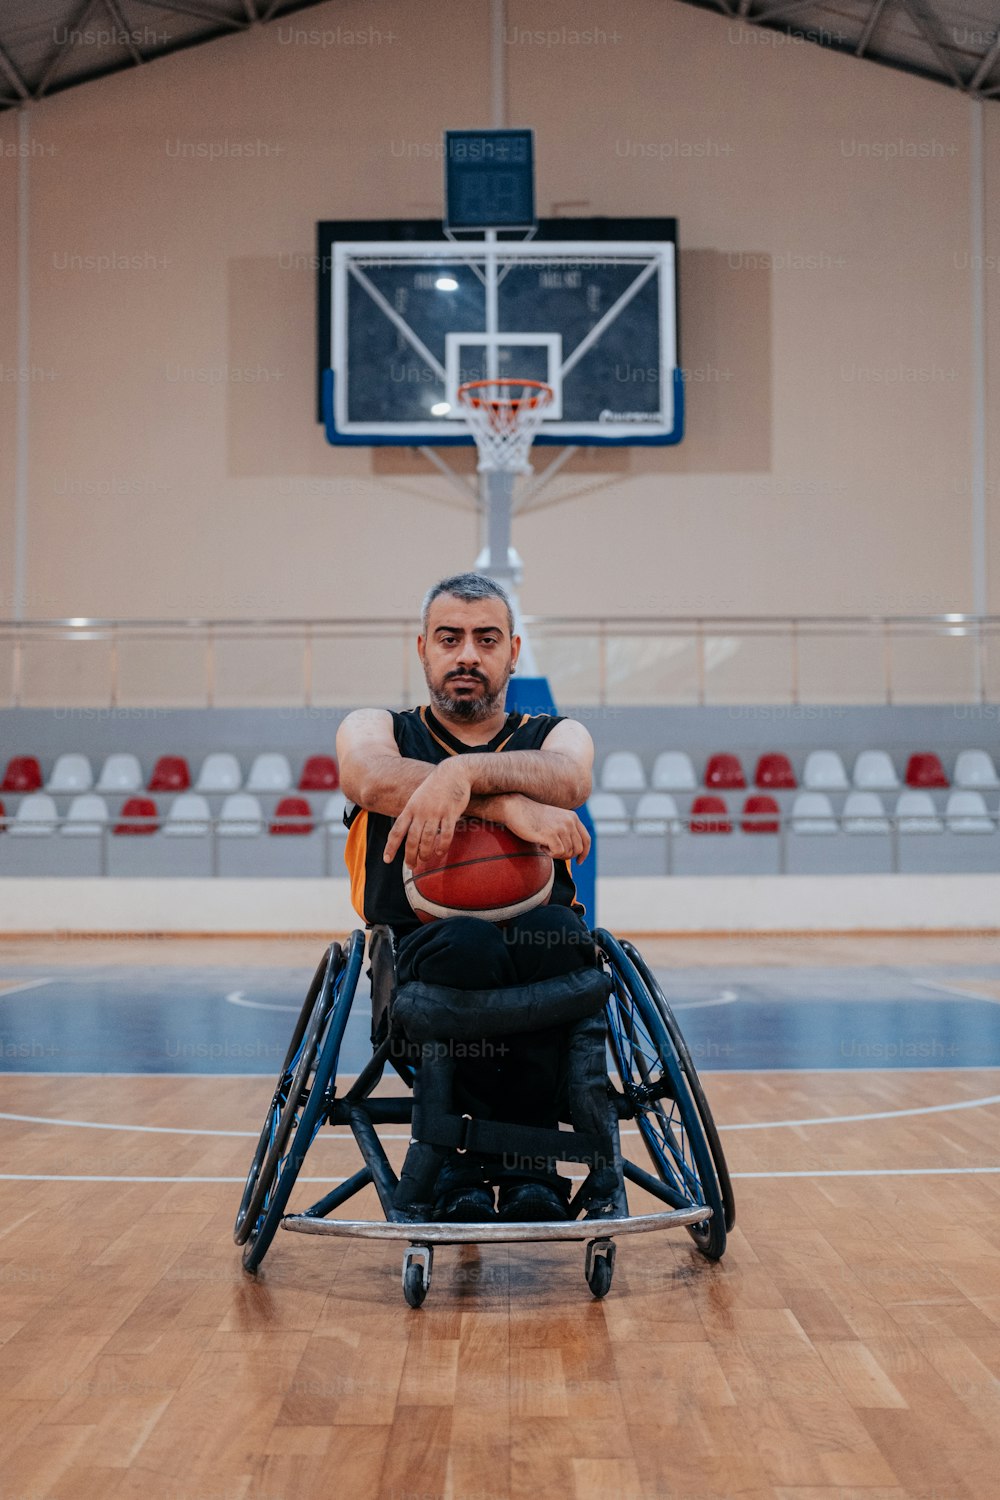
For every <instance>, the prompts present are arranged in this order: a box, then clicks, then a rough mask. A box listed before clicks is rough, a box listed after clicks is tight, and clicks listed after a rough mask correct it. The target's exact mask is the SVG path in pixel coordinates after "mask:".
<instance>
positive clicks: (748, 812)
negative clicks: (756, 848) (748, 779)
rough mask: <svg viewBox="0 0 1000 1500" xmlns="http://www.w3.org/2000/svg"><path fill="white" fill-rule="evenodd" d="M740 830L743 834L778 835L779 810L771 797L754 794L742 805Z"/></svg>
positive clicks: (779, 825) (758, 793)
mask: <svg viewBox="0 0 1000 1500" xmlns="http://www.w3.org/2000/svg"><path fill="white" fill-rule="evenodd" d="M740 828H741V829H742V831H743V832H744V833H778V832H780V828H781V809H780V808H779V807H778V804H777V802H775V800H774V798H773V797H768V796H767V795H766V794H765V793H762V792H755V793H753V794H752V795H751V796H749V797H748V798H747V799H746V801H745V802H744V804H743V818H742V821H741V823H740Z"/></svg>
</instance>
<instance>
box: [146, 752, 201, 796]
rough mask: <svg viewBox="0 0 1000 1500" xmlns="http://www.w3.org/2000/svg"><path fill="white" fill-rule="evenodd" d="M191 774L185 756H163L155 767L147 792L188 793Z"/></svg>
mask: <svg viewBox="0 0 1000 1500" xmlns="http://www.w3.org/2000/svg"><path fill="white" fill-rule="evenodd" d="M190 785H191V772H190V770H189V769H188V763H187V761H186V760H185V759H184V757H183V755H161V756H160V758H159V760H158V761H157V762H156V765H155V766H154V767H153V774H152V776H151V777H150V778H149V786H148V787H147V788H146V790H147V792H186V791H187V789H188V787H189V786H190Z"/></svg>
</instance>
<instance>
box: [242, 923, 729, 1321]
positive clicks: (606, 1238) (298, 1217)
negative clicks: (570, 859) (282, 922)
mask: <svg viewBox="0 0 1000 1500" xmlns="http://www.w3.org/2000/svg"><path fill="white" fill-rule="evenodd" d="M376 934H381V935H382V936H383V939H384V940H386V949H387V951H388V955H389V958H388V961H389V962H391V961H392V959H393V958H394V948H393V945H392V936H391V933H390V932H389V929H387V928H374V929H373V930H372V937H373V942H374V939H375V936H376ZM592 936H593V939H594V942H595V944H596V946H597V950H598V956H599V959H600V962H601V963H602V965H603V966H604V967H605V969H606V970H608V971H609V972H610V974H611V977H612V981H613V990H612V993H611V996H610V998H609V1000H608V1002H607V1005H606V1007H605V1017H606V1023H607V1038H608V1050H609V1053H610V1056H611V1060H612V1062H613V1064H614V1072H615V1074H616V1075H617V1080H618V1082H617V1086H616V1085H615V1084H614V1083H612V1081H611V1079H610V1077H609V1104H610V1107H609V1114H610V1116H611V1140H612V1146H613V1150H614V1157H615V1166H616V1169H617V1176H618V1190H617V1193H616V1194H615V1197H614V1201H613V1205H612V1206H613V1209H614V1212H613V1213H611V1214H606V1213H601V1214H600V1215H599V1216H595V1217H593V1218H587V1217H584V1218H579V1217H577V1215H579V1213H580V1212H581V1210H582V1209H583V1207H584V1205H585V1204H586V1200H587V1187H588V1182H589V1177H588V1179H587V1180H586V1181H584V1182H583V1183H582V1184H581V1185H580V1187H579V1188H578V1190H577V1191H576V1193H575V1194H574V1196H573V1198H572V1199H571V1201H570V1204H569V1210H568V1212H569V1215H570V1217H569V1218H568V1219H567V1220H559V1221H552V1222H548V1223H525V1224H517V1223H505V1222H497V1223H488V1224H482V1223H476V1224H446V1223H435V1222H425V1221H422V1220H421V1221H414V1218H413V1215H412V1214H407V1212H406V1211H403V1210H399V1209H397V1208H396V1207H395V1206H394V1193H395V1189H396V1186H397V1183H398V1178H397V1176H396V1173H395V1171H394V1170H393V1168H392V1166H391V1164H390V1162H389V1160H388V1157H387V1156H386V1153H385V1149H384V1147H383V1145H382V1142H381V1141H380V1139H379V1136H378V1132H377V1129H376V1127H377V1126H379V1125H398V1124H407V1125H408V1124H411V1121H412V1109H413V1099H412V1095H411V1094H408V1095H406V1096H402V1097H398V1096H393V1097H386V1096H384V1095H379V1096H377V1097H376V1096H374V1095H373V1090H374V1089H375V1088H376V1087H377V1086H378V1084H379V1083H380V1081H381V1079H382V1076H383V1074H384V1071H385V1067H386V1064H387V1063H391V1065H392V1067H393V1068H394V1069H395V1071H396V1072H397V1073H398V1075H399V1077H400V1079H401V1080H402V1082H403V1083H404V1084H405V1085H406V1086H407V1088H408V1089H412V1085H413V1077H414V1069H413V1066H412V1065H411V1064H410V1063H408V1062H406V1061H405V1060H401V1059H400V1058H399V1057H397V1056H394V1055H393V1048H392V1036H391V1032H390V1035H387V1036H386V1038H385V1040H383V1041H381V1042H380V1043H379V1044H378V1045H376V1046H375V1047H374V1049H373V1053H372V1057H371V1058H370V1060H369V1061H368V1062H367V1063H366V1065H365V1066H364V1067H363V1068H362V1070H361V1072H360V1073H359V1074H358V1076H357V1077H356V1078H355V1079H354V1081H353V1082H352V1083H351V1084H350V1086H349V1087H348V1088H347V1089H346V1091H344V1092H343V1093H341V1092H339V1091H338V1088H337V1062H338V1059H339V1055H340V1049H341V1046H342V1043H343V1039H344V1033H345V1030H346V1027H347V1022H348V1018H349V1016H350V1013H351V1008H352V1006H353V1003H354V997H355V994H356V991H357V986H358V980H359V978H360V976H361V969H362V964H363V962H364V956H365V932H364V931H362V930H360V929H357V930H355V931H354V932H353V933H352V934H351V936H350V938H349V939H348V941H347V943H346V945H344V946H341V944H339V943H332V944H331V945H330V947H329V948H328V949H327V951H326V953H325V954H324V956H323V959H322V961H321V962H320V964H319V967H318V968H317V970H316V973H315V975H314V976H313V980H312V983H311V985H310V987H309V991H308V993H307V995H306V998H305V1001H304V1003H303V1006H302V1009H301V1012H300V1014H299V1017H298V1020H297V1022H296V1025H295V1029H294V1031H293V1033H292V1039H291V1042H290V1043H289V1047H288V1051H287V1053H286V1056H285V1060H284V1063H283V1064H282V1069H281V1072H280V1074H279V1077H278V1083H277V1087H276V1088H275V1091H274V1095H273V1097H272V1099H271V1103H270V1105H269V1106H268V1111H267V1114H266V1116H265V1120H264V1126H263V1129H262V1131H261V1134H260V1139H259V1141H258V1143H257V1148H256V1151H255V1152H254V1157H253V1160H252V1162H251V1164H250V1171H249V1173H248V1175H247V1181H246V1186H245V1188H244V1191H243V1197H242V1200H241V1203H240V1207H239V1212H238V1214H237V1218H236V1224H235V1228H234V1239H235V1241H236V1243H237V1244H238V1245H241V1246H242V1247H243V1265H244V1267H245V1269H246V1270H247V1271H249V1272H251V1273H255V1272H256V1270H257V1269H258V1267H259V1266H260V1263H261V1261H262V1260H263V1258H264V1256H265V1255H266V1253H267V1251H268V1249H269V1248H270V1245H271V1242H272V1240H273V1239H274V1236H275V1233H276V1232H277V1230H278V1228H279V1227H280V1228H282V1229H286V1230H290V1231H292V1232H295V1233H299V1234H313V1235H332V1236H337V1237H342V1236H348V1237H360V1238H365V1239H386V1240H396V1241H403V1242H407V1245H406V1249H405V1250H404V1254H403V1269H402V1280H403V1292H404V1295H405V1297H406V1300H407V1302H408V1303H409V1305H410V1306H411V1307H419V1306H420V1305H421V1303H422V1302H423V1300H424V1298H425V1296H426V1294H427V1290H428V1288H429V1286H430V1279H431V1269H432V1264H433V1256H434V1247H435V1246H436V1245H458V1244H475V1243H480V1244H492V1243H502V1242H512V1241H517V1242H520V1241H537V1240H583V1241H586V1242H587V1245H586V1256H585V1265H584V1274H585V1277H586V1280H587V1283H588V1285H589V1287H590V1289H591V1292H592V1293H593V1295H594V1296H595V1297H603V1296H604V1295H605V1294H606V1293H607V1291H608V1290H609V1288H610V1286H611V1279H612V1275H613V1271H614V1263H615V1237H616V1236H620V1235H628V1234H639V1233H645V1232H649V1231H654V1230H659V1229H667V1228H675V1227H678V1226H683V1227H685V1228H686V1229H687V1230H688V1233H689V1234H690V1235H691V1238H692V1239H693V1241H694V1244H695V1246H696V1248H697V1249H698V1250H699V1251H700V1253H701V1254H702V1255H704V1256H705V1257H706V1258H707V1259H709V1260H718V1259H719V1258H720V1257H721V1256H722V1254H723V1253H724V1251H725V1248H726V1236H727V1233H728V1231H729V1230H731V1229H732V1227H733V1225H734V1223H735V1218H736V1212H735V1203H734V1199H733V1190H732V1183H731V1180H730V1176H729V1171H728V1168H727V1166H726V1160H725V1155H724V1153H723V1150H722V1144H721V1142H720V1140H719V1135H718V1131H717V1129H716V1126H715V1122H714V1120H713V1119H712V1114H711V1110H710V1108H709V1105H708V1101H707V1099H706V1097H705V1093H704V1090H703V1089H702V1086H701V1081H700V1079H699V1078H698V1073H697V1070H696V1069H695V1066H694V1063H693V1062H692V1060H691V1056H690V1053H689V1051H688V1048H687V1045H686V1044H685V1042H684V1038H683V1035H682V1033H681V1030H680V1027H679V1026H678V1024H677V1021H676V1018H675V1017H674V1015H673V1012H672V1011H671V1009H670V1006H669V1004H668V1002H667V1000H666V997H665V996H664V994H663V992H662V990H661V988H660V986H659V985H658V984H657V982H656V979H655V977H654V976H653V974H652V972H651V970H650V969H649V967H648V965H647V964H646V963H645V961H644V960H643V958H642V956H641V954H640V953H639V952H638V950H637V949H636V948H635V947H634V945H633V944H631V943H629V942H619V941H618V940H617V939H616V938H614V937H613V936H612V935H611V933H609V932H607V931H606V930H605V929H604V928H596V929H595V930H594V932H593V934H592ZM386 949H383V950H382V951H386ZM375 970H376V964H375V961H374V958H373V965H372V995H373V1002H374V1003H377V997H378V995H379V993H380V991H381V993H382V994H384V993H385V979H386V975H385V974H383V973H376V972H375ZM388 978H389V980H390V982H391V979H392V975H391V974H390V975H389V976H388ZM627 1120H632V1121H634V1122H635V1124H636V1126H637V1131H638V1134H639V1136H640V1138H641V1140H642V1142H643V1145H644V1146H645V1148H646V1152H647V1154H648V1156H649V1158H650V1161H651V1163H652V1166H653V1167H654V1169H655V1175H654V1173H651V1172H649V1171H648V1170H646V1169H645V1168H644V1167H642V1166H640V1165H639V1164H638V1163H635V1162H633V1161H631V1160H630V1159H629V1158H627V1157H623V1155H622V1152H621V1144H620V1136H619V1129H618V1125H619V1122H620V1121H627ZM324 1124H330V1125H332V1126H334V1127H338V1126H346V1127H348V1128H349V1129H350V1131H351V1133H352V1135H353V1137H354V1140H355V1142H356V1143H357V1146H358V1149H359V1151H360V1153H361V1157H362V1161H363V1166H362V1167H361V1168H360V1169H359V1170H358V1171H356V1172H355V1173H354V1174H353V1175H352V1176H351V1177H349V1178H347V1179H346V1180H345V1181H343V1182H341V1183H338V1184H337V1186H336V1187H334V1188H333V1189H332V1191H330V1192H328V1193H326V1194H325V1195H324V1196H323V1197H322V1198H320V1199H319V1200H318V1201H317V1202H316V1203H314V1204H312V1205H311V1206H310V1207H309V1208H307V1209H305V1210H303V1211H301V1212H298V1213H292V1214H286V1213H285V1209H286V1207H287V1205H288V1200H289V1197H290V1195H291V1192H292V1189H293V1187H294V1186H295V1181H296V1178H297V1177H298V1173H299V1170H300V1168H301V1166H302V1162H303V1161H304V1159H305V1156H306V1153H307V1152H308V1150H309V1147H310V1146H311V1145H312V1142H313V1141H314V1140H315V1138H316V1135H317V1133H318V1132H319V1130H320V1129H321V1127H322V1126H323V1125H324ZM566 1159H570V1158H569V1157H567V1158H566ZM626 1182H631V1183H633V1184H634V1185H635V1186H637V1187H640V1188H642V1189H643V1190H644V1191H645V1192H647V1193H650V1194H651V1195H652V1196H653V1197H654V1198H657V1199H658V1200H659V1201H660V1202H661V1203H663V1204H665V1205H666V1212H662V1211H661V1212H657V1213H647V1214H637V1215H633V1214H631V1213H630V1212H629V1208H628V1201H627V1196H626V1188H625V1183H626ZM369 1184H372V1185H374V1187H375V1190H376V1193H377V1194H378V1197H379V1201H380V1203H381V1206H382V1211H383V1213H384V1214H385V1220H384V1222H380V1221H373V1220H355V1219H331V1218H330V1217H329V1215H330V1214H332V1213H334V1211H335V1210H336V1209H338V1208H340V1207H341V1206H342V1205H343V1204H345V1203H347V1202H348V1201H349V1200H350V1199H351V1198H353V1197H354V1196H355V1195H356V1194H357V1193H359V1192H360V1191H361V1190H362V1188H365V1187H367V1186H368V1185H369ZM606 1206H607V1205H606Z"/></svg>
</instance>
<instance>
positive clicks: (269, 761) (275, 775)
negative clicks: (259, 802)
mask: <svg viewBox="0 0 1000 1500" xmlns="http://www.w3.org/2000/svg"><path fill="white" fill-rule="evenodd" d="M291 789H292V768H291V766H290V765H289V764H288V757H287V756H286V755H282V754H280V752H275V751H273V750H267V751H264V752H263V753H262V754H260V755H258V756H257V757H256V758H255V760H254V763H253V765H252V766H251V767H250V775H249V776H248V777H247V784H246V788H245V790H246V791H248V792H289V791H291Z"/></svg>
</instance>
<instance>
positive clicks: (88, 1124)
mask: <svg viewBox="0 0 1000 1500" xmlns="http://www.w3.org/2000/svg"><path fill="white" fill-rule="evenodd" d="M140 1076H142V1075H140ZM171 1076H172V1075H171ZM991 1104H1000V1094H987V1095H985V1096H984V1097H983V1098H981V1099H959V1100H957V1101H956V1102H955V1103H954V1104H922V1105H918V1106H916V1107H915V1108H912V1109H883V1110H875V1111H872V1112H870V1113H868V1114H863V1115H817V1116H816V1117H815V1118H813V1119H808V1120H805V1119H804V1120H751V1121H744V1122H742V1123H740V1124H736V1125H720V1126H719V1127H718V1128H719V1130H780V1129H788V1128H793V1127H798V1126H801V1125H851V1124H853V1123H855V1122H856V1121H864V1120H898V1119H903V1118H904V1117H909V1116H913V1115H942V1114H950V1113H951V1112H952V1111H953V1110H958V1109H980V1108H983V1107H985V1106H988V1105H991ZM0 1120H12V1121H14V1122H15V1123H16V1124H21V1125H63V1126H66V1127H67V1128H69V1129H73V1130H123V1131H126V1132H135V1133H136V1134H142V1135H220V1136H240V1137H245V1138H247V1139H249V1140H256V1139H257V1137H258V1136H259V1135H260V1131H259V1130H199V1129H197V1128H194V1127H192V1128H190V1129H185V1128H184V1126H182V1125H122V1124H118V1123H115V1124H111V1123H109V1122H107V1121H101V1120H62V1119H53V1118H52V1117H51V1116H49V1115H21V1114H13V1113H11V1112H9V1111H7V1110H0ZM638 1133H639V1132H638V1130H623V1131H622V1135H638ZM316 1139H317V1140H326V1141H331V1140H346V1139H347V1137H346V1136H336V1137H335V1136H329V1135H326V1136H324V1135H322V1134H321V1135H319V1136H317V1137H316ZM382 1139H383V1140H385V1141H408V1140H409V1139H410V1137H409V1135H408V1134H403V1135H389V1134H386V1135H383V1136H382Z"/></svg>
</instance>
